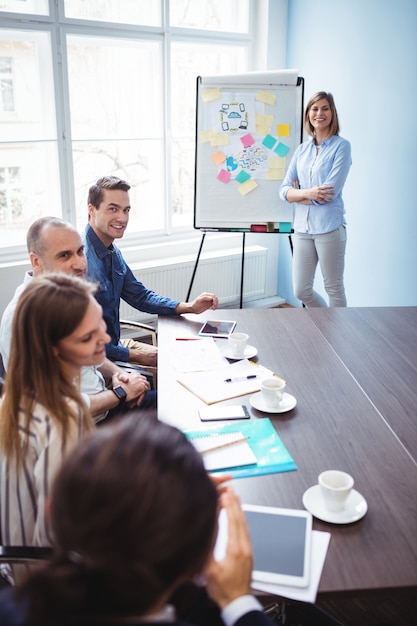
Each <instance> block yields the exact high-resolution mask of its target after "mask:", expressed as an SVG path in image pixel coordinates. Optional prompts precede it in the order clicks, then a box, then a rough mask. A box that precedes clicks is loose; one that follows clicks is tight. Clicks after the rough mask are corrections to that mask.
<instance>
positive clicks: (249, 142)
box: [240, 133, 255, 148]
mask: <svg viewBox="0 0 417 626" xmlns="http://www.w3.org/2000/svg"><path fill="white" fill-rule="evenodd" d="M240 141H241V142H242V143H243V145H244V147H245V148H249V146H253V144H254V143H255V140H254V138H253V137H252V135H251V134H250V133H248V134H247V135H244V136H243V137H241V138H240Z"/></svg>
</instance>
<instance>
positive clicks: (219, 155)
mask: <svg viewBox="0 0 417 626" xmlns="http://www.w3.org/2000/svg"><path fill="white" fill-rule="evenodd" d="M211 160H212V161H213V163H214V165H220V163H224V162H225V161H226V157H225V155H224V154H223V152H222V151H221V150H218V151H217V152H215V153H214V154H212V155H211Z"/></svg>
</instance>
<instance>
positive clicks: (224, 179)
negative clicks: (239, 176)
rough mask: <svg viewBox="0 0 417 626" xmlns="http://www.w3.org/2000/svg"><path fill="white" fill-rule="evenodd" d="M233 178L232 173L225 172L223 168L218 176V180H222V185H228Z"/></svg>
mask: <svg viewBox="0 0 417 626" xmlns="http://www.w3.org/2000/svg"><path fill="white" fill-rule="evenodd" d="M230 177H231V173H230V172H227V171H226V170H224V169H223V168H222V169H221V170H220V172H219V173H218V174H217V178H218V179H219V180H220V182H222V183H228V182H229V180H230Z"/></svg>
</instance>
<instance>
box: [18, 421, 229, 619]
mask: <svg viewBox="0 0 417 626" xmlns="http://www.w3.org/2000/svg"><path fill="white" fill-rule="evenodd" d="M217 502H218V496H217V490H216V488H215V486H214V483H213V482H212V480H211V479H210V477H209V476H208V475H207V472H206V470H205V468H204V465H203V461H202V458H201V455H200V454H199V453H198V452H197V451H196V450H195V449H194V447H193V446H192V444H191V443H190V442H189V441H188V440H187V439H186V437H185V435H184V434H183V433H182V432H180V431H179V430H177V429H176V428H174V427H172V426H169V425H167V424H164V423H162V422H158V421H154V420H152V419H150V418H146V417H143V416H142V417H141V416H140V413H139V414H137V413H133V414H130V415H129V416H126V417H123V419H121V420H119V422H116V423H115V424H113V425H110V426H107V427H104V428H102V429H100V430H98V431H96V432H94V433H93V434H91V435H89V436H87V437H86V438H85V439H83V440H82V441H81V442H80V443H79V444H78V445H77V447H76V448H74V449H73V451H72V452H71V453H70V454H69V455H68V457H67V458H66V459H65V460H64V462H63V464H62V466H61V468H60V470H59V472H58V474H57V477H56V480H55V482H54V486H53V489H52V497H51V507H50V515H51V525H52V528H53V532H54V537H55V547H54V550H55V556H54V559H53V561H52V562H51V563H50V564H49V565H48V566H46V567H45V568H44V569H43V570H42V571H40V572H39V573H37V574H35V576H34V577H33V578H32V579H31V580H29V581H28V583H27V585H26V586H25V587H24V588H23V590H22V591H23V597H25V598H26V600H27V598H28V594H29V598H32V602H33V603H32V602H31V601H29V604H28V606H29V607H30V613H31V615H34V614H35V613H36V611H38V619H39V623H42V624H44V623H45V624H46V623H47V624H49V623H58V622H59V616H62V615H65V616H66V617H67V618H68V617H71V618H73V619H74V623H85V622H83V621H82V618H84V619H86V618H88V617H90V618H91V619H93V617H94V616H97V615H106V616H107V618H111V617H116V616H118V617H121V616H128V615H132V614H134V615H146V614H148V613H149V612H151V611H152V610H154V609H155V607H161V605H163V604H164V602H166V601H167V598H168V596H169V595H170V593H172V591H173V590H174V589H175V588H176V587H178V586H179V585H180V584H181V583H183V582H185V581H189V580H191V578H192V577H193V576H195V575H196V574H198V573H200V572H201V570H202V568H203V566H204V564H205V563H206V561H207V558H208V555H209V553H210V551H211V549H212V547H213V543H214V539H215V531H216V524H217ZM18 593H19V591H18ZM36 607H37V608H36ZM33 611H35V613H34V612H33ZM48 616H49V619H50V621H48V619H47V617H48ZM54 619H55V622H54ZM56 620H58V621H56ZM77 620H79V621H77ZM34 623H38V622H36V620H34ZM71 623H72V622H71ZM89 623H90V622H89ZM91 623H92V622H91Z"/></svg>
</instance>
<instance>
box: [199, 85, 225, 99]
mask: <svg viewBox="0 0 417 626" xmlns="http://www.w3.org/2000/svg"><path fill="white" fill-rule="evenodd" d="M201 95H202V98H203V102H211V101H212V100H218V99H219V98H220V97H221V92H220V88H219V87H213V88H212V89H206V90H205V91H203V92H202V94H201Z"/></svg>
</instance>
